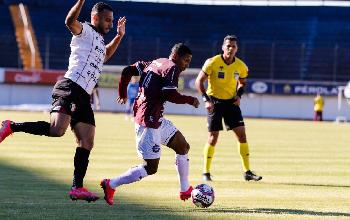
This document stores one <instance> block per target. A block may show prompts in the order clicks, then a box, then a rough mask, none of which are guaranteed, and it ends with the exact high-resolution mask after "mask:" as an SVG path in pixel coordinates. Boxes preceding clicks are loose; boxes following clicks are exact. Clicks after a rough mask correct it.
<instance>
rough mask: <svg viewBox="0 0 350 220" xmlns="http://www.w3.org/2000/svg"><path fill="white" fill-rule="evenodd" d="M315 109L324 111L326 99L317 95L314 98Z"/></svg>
mask: <svg viewBox="0 0 350 220" xmlns="http://www.w3.org/2000/svg"><path fill="white" fill-rule="evenodd" d="M314 103H315V105H314V111H315V112H322V111H323V106H324V101H323V98H322V96H316V98H315V99H314Z"/></svg>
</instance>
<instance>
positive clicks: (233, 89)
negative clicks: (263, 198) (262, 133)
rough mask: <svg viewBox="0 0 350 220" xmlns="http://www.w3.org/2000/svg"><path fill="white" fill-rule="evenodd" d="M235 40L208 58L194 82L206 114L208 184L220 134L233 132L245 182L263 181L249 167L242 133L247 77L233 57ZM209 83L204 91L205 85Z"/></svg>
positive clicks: (205, 171) (244, 68) (231, 38)
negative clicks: (227, 131)
mask: <svg viewBox="0 0 350 220" xmlns="http://www.w3.org/2000/svg"><path fill="white" fill-rule="evenodd" d="M237 41H238V39H237V37H236V36H234V35H228V36H226V37H225V38H224V41H223V44H222V51H223V53H222V54H219V55H216V56H214V57H212V58H210V59H208V60H207V61H206V62H205V64H204V65H203V67H202V71H201V72H200V73H199V75H198V77H197V79H196V88H197V90H198V91H199V92H200V93H201V94H202V97H203V100H204V102H205V108H206V109H207V111H208V131H209V133H208V142H207V143H206V144H205V147H204V167H203V180H206V181H211V180H212V176H211V173H210V166H211V162H212V159H213V156H214V152H215V145H216V143H217V140H218V137H219V131H221V130H223V126H222V119H224V122H225V125H226V129H227V130H233V132H234V133H235V134H236V136H237V139H238V152H239V154H240V155H241V159H242V165H243V169H244V174H243V176H244V179H245V180H246V181H249V180H255V181H259V180H261V179H262V177H261V176H258V175H256V174H254V173H253V172H252V171H251V170H250V167H249V148H248V143H247V138H246V133H245V126H244V121H243V117H242V112H241V109H240V107H239V105H240V100H241V96H242V94H243V93H244V86H245V84H246V78H247V76H248V67H247V66H246V65H245V63H244V62H243V61H242V60H240V59H238V58H237V57H236V56H235V55H236V53H237V50H238V46H237ZM205 81H208V88H207V90H205V87H204V83H205Z"/></svg>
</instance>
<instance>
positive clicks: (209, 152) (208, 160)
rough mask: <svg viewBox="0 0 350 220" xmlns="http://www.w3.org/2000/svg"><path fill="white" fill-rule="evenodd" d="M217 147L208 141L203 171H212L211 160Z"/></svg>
mask: <svg viewBox="0 0 350 220" xmlns="http://www.w3.org/2000/svg"><path fill="white" fill-rule="evenodd" d="M214 151H215V147H214V146H212V145H210V144H208V143H206V144H205V146H204V150H203V155H204V167H203V173H210V166H211V161H212V160H213V156H214Z"/></svg>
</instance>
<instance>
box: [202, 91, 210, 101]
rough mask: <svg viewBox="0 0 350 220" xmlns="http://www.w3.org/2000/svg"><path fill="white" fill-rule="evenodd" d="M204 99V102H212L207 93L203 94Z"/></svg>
mask: <svg viewBox="0 0 350 220" xmlns="http://www.w3.org/2000/svg"><path fill="white" fill-rule="evenodd" d="M202 99H203V101H204V102H209V101H210V98H209V96H208V95H207V93H203V94H202Z"/></svg>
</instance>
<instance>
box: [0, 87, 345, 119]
mask: <svg viewBox="0 0 350 220" xmlns="http://www.w3.org/2000/svg"><path fill="white" fill-rule="evenodd" d="M51 90H52V86H33V85H14V84H0V109H13V107H14V106H17V107H18V106H19V108H22V109H25V110H27V109H28V108H29V109H31V110H39V109H42V108H44V109H49V108H50V103H51ZM99 92H100V97H101V108H102V109H101V110H103V111H124V108H125V106H122V105H119V104H117V103H116V102H115V98H116V97H117V91H116V89H110V88H99ZM193 95H197V94H193ZM198 98H200V97H198ZM313 98H314V97H313V96H286V95H261V94H248V95H244V97H243V99H242V102H241V108H242V112H243V115H244V116H249V117H261V118H264V117H268V118H290V119H312V118H313ZM343 101H344V100H343ZM27 104H30V105H27ZM32 104H35V105H32ZM165 113H171V114H194V115H205V114H206V112H205V109H204V104H203V103H201V105H200V107H199V108H198V109H195V108H193V107H192V106H189V105H175V104H172V103H167V104H166V110H165ZM339 115H341V116H345V117H346V118H347V119H348V120H349V119H350V106H349V105H347V104H346V102H345V101H344V102H343V107H342V109H341V111H338V109H337V97H334V96H331V97H330V96H327V97H325V109H324V118H325V119H326V120H335V118H336V117H337V116H339Z"/></svg>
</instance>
